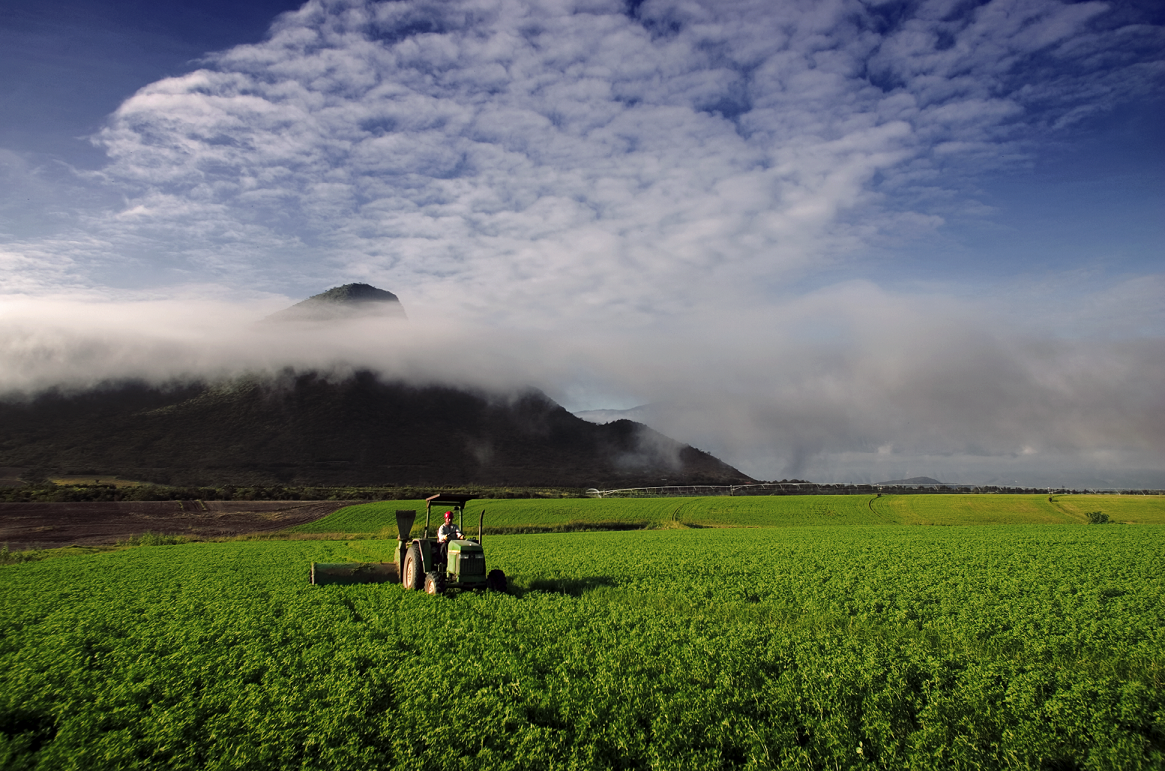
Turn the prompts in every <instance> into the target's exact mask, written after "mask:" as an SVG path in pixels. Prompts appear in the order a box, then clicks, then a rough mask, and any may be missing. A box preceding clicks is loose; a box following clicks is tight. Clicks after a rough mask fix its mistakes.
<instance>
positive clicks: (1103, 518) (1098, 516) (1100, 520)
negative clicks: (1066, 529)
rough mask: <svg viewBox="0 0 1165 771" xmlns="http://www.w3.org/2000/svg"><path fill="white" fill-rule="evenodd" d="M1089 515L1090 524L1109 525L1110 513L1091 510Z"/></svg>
mask: <svg viewBox="0 0 1165 771" xmlns="http://www.w3.org/2000/svg"><path fill="white" fill-rule="evenodd" d="M1087 516H1088V524H1090V525H1107V524H1108V515H1107V514H1105V513H1104V512H1103V511H1090V512H1088V515H1087Z"/></svg>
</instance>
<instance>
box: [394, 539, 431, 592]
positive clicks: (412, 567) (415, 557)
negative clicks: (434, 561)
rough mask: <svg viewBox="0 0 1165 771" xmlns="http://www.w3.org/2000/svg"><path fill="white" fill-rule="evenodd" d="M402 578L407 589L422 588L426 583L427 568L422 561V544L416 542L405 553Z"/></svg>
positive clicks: (401, 572)
mask: <svg viewBox="0 0 1165 771" xmlns="http://www.w3.org/2000/svg"><path fill="white" fill-rule="evenodd" d="M400 574H401V575H400V580H401V583H402V584H404V587H405V588H406V589H420V588H422V587H423V586H424V585H425V568H424V564H423V563H422V561H421V545H420V544H417V543H414V544H412V545H411V546H409V550H408V551H407V552H406V553H405V564H404V566H403V568H402V569H401V571H400Z"/></svg>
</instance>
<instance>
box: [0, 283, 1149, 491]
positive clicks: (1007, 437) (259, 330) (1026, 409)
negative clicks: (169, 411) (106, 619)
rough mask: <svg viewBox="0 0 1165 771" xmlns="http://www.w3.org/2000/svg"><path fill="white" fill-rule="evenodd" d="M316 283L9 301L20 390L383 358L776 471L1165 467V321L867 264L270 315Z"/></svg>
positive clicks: (775, 475)
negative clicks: (860, 273)
mask: <svg viewBox="0 0 1165 771" xmlns="http://www.w3.org/2000/svg"><path fill="white" fill-rule="evenodd" d="M389 288H390V289H392V287H389ZM294 299H298V298H292V299H288V298H275V299H269V300H265V301H262V302H251V303H220V302H208V301H186V302H177V301H166V302H138V303H120V304H119V303H109V302H76V301H64V300H62V301H49V300H37V301H32V300H11V299H10V300H6V301H5V302H4V303H3V304H0V389H2V391H3V392H4V393H5V394H7V397H8V398H19V397H20V396H21V395H28V394H33V393H35V392H37V391H38V390H41V389H44V388H47V387H64V388H70V389H72V388H78V389H79V388H86V387H91V386H93V385H96V384H100V383H102V382H104V381H112V380H117V379H122V378H144V379H147V380H150V381H154V382H158V383H165V382H171V381H176V380H185V379H192V378H218V377H227V376H231V375H233V374H238V373H242V372H275V371H278V370H281V369H283V368H286V367H292V368H296V369H318V370H325V371H328V372H332V373H334V375H335V376H336V377H343V376H344V374H345V373H347V372H350V371H351V370H353V369H354V368H371V369H373V370H376V371H379V372H381V373H383V375H384V376H385V377H386V378H399V379H404V380H408V381H412V382H416V383H419V384H424V383H448V384H461V385H466V386H473V387H480V388H486V389H490V390H510V389H516V388H523V387H530V386H533V387H537V388H540V389H542V390H543V391H545V392H546V393H547V394H548V395H550V396H551V397H552V398H554V399H556V400H557V401H558V402H560V403H561V404H563V405H564V406H565V407H567V408H568V409H570V410H572V411H576V412H581V411H587V410H604V409H605V410H623V409H628V408H633V407H636V408H638V409H635V410H633V411H631V412H629V413H607V414H606V415H604V414H602V413H598V415H599V417H600V418H601V417H615V416H619V415H620V414H622V415H625V416H627V417H632V418H634V419H638V420H641V421H643V422H646V423H648V424H649V425H651V426H652V427H654V428H656V429H658V430H660V431H662V432H664V433H665V434H668V435H669V436H672V437H674V438H676V439H679V440H681V441H683V442H686V443H689V444H692V445H694V446H696V447H698V448H700V449H703V450H707V451H709V452H711V453H713V454H715V455H717V456H718V457H720V458H722V459H723V460H725V461H727V462H729V463H731V464H733V465H735V466H737V467H738V468H740V469H741V470H742V471H744V472H746V473H748V474H750V475H751V476H753V477H756V478H758V479H782V478H794V477H796V478H804V479H810V480H813V481H819V482H878V481H885V480H889V479H899V478H907V477H912V476H931V477H935V478H937V479H941V480H943V481H947V482H956V483H967V484H1006V485H1015V484H1021V485H1055V486H1059V485H1066V486H1075V487H1085V486H1087V487H1145V486H1152V487H1162V486H1165V387H1163V384H1165V343H1163V342H1162V340H1161V339H1160V338H1159V337H1152V336H1149V337H1145V336H1140V337H1138V336H1137V335H1135V334H1123V335H1120V336H1119V339H1116V338H1115V337H1110V338H1103V339H1102V338H1097V337H1092V338H1089V339H1079V338H1077V339H1067V338H1064V337H1063V336H1061V337H1054V336H1051V335H1046V334H1045V335H1039V334H1035V333H1031V332H1028V333H1023V332H1017V331H1015V330H1016V329H1017V328H1021V327H1022V326H1023V325H1017V324H1016V323H1015V322H1016V320H1015V319H1014V318H1013V319H1003V318H993V317H992V313H991V309H990V308H989V307H987V306H986V305H984V304H982V303H978V304H976V303H973V302H967V303H960V302H955V301H952V300H951V299H950V298H949V297H948V298H927V297H923V296H917V295H916V296H909V297H907V296H896V295H893V294H890V293H887V292H885V291H883V290H880V289H877V288H875V287H873V286H870V285H867V284H862V283H853V284H846V285H842V286H838V287H834V288H831V289H827V290H822V291H819V292H816V293H813V294H810V295H808V296H805V297H801V298H798V299H796V300H790V301H789V302H787V303H785V304H784V305H780V306H776V307H769V308H764V309H760V308H749V307H745V308H743V309H740V308H736V309H733V310H731V311H722V312H705V311H699V310H693V312H692V314H690V315H685V316H680V315H677V316H674V317H672V318H671V319H670V320H669V321H668V322H666V323H656V324H654V325H651V326H641V327H638V328H634V329H630V328H622V329H617V328H613V327H612V326H610V325H604V324H602V323H593V324H583V323H573V324H571V325H559V326H556V327H555V328H553V329H547V330H545V331H535V330H532V329H531V328H530V327H529V326H526V327H524V328H517V327H510V328H503V327H491V326H489V325H488V324H487V323H484V322H482V321H481V320H480V319H479V320H466V319H462V320H450V319H451V318H452V317H451V315H450V314H448V313H445V312H443V311H442V309H440V308H436V307H434V308H426V307H423V306H414V305H410V304H409V300H408V298H407V297H402V301H403V302H404V304H405V307H406V310H407V311H408V313H409V316H410V318H411V321H408V322H403V321H391V320H362V321H358V322H352V323H341V324H327V325H316V326H310V325H302V324H291V325H287V324H273V323H262V322H261V320H262V319H263V318H264V317H265V316H266V315H268V314H269V313H271V312H274V311H276V310H279V309H280V308H282V307H286V306H287V305H290V304H291V302H293V301H294ZM1034 326H1035V325H1029V328H1033V327H1034ZM590 417H591V418H592V419H593V418H594V417H595V415H594V414H592V415H590Z"/></svg>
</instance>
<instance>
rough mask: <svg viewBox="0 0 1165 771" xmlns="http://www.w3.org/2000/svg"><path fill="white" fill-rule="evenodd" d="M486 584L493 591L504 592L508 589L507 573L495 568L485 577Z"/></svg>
mask: <svg viewBox="0 0 1165 771" xmlns="http://www.w3.org/2000/svg"><path fill="white" fill-rule="evenodd" d="M485 586H486V588H487V589H489V590H490V591H491V592H504V591H505V590H506V574H505V573H503V572H502V571H501V570H498V569H497V568H494V569H493V570H491V571H490V572H489V575H487V576H486V577H485Z"/></svg>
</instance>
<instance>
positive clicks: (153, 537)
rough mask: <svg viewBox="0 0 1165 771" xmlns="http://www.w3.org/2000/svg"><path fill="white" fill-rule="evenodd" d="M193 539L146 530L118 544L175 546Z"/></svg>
mask: <svg viewBox="0 0 1165 771" xmlns="http://www.w3.org/2000/svg"><path fill="white" fill-rule="evenodd" d="M190 541H191V539H190V538H189V537H188V536H184V535H165V534H163V533H153V532H150V531H146V532H144V533H142V534H141V535H137V536H130V537H129V538H127V539H126V540H124V541H119V542H118V544H117V545H118V546H175V545H177V544H181V543H190Z"/></svg>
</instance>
